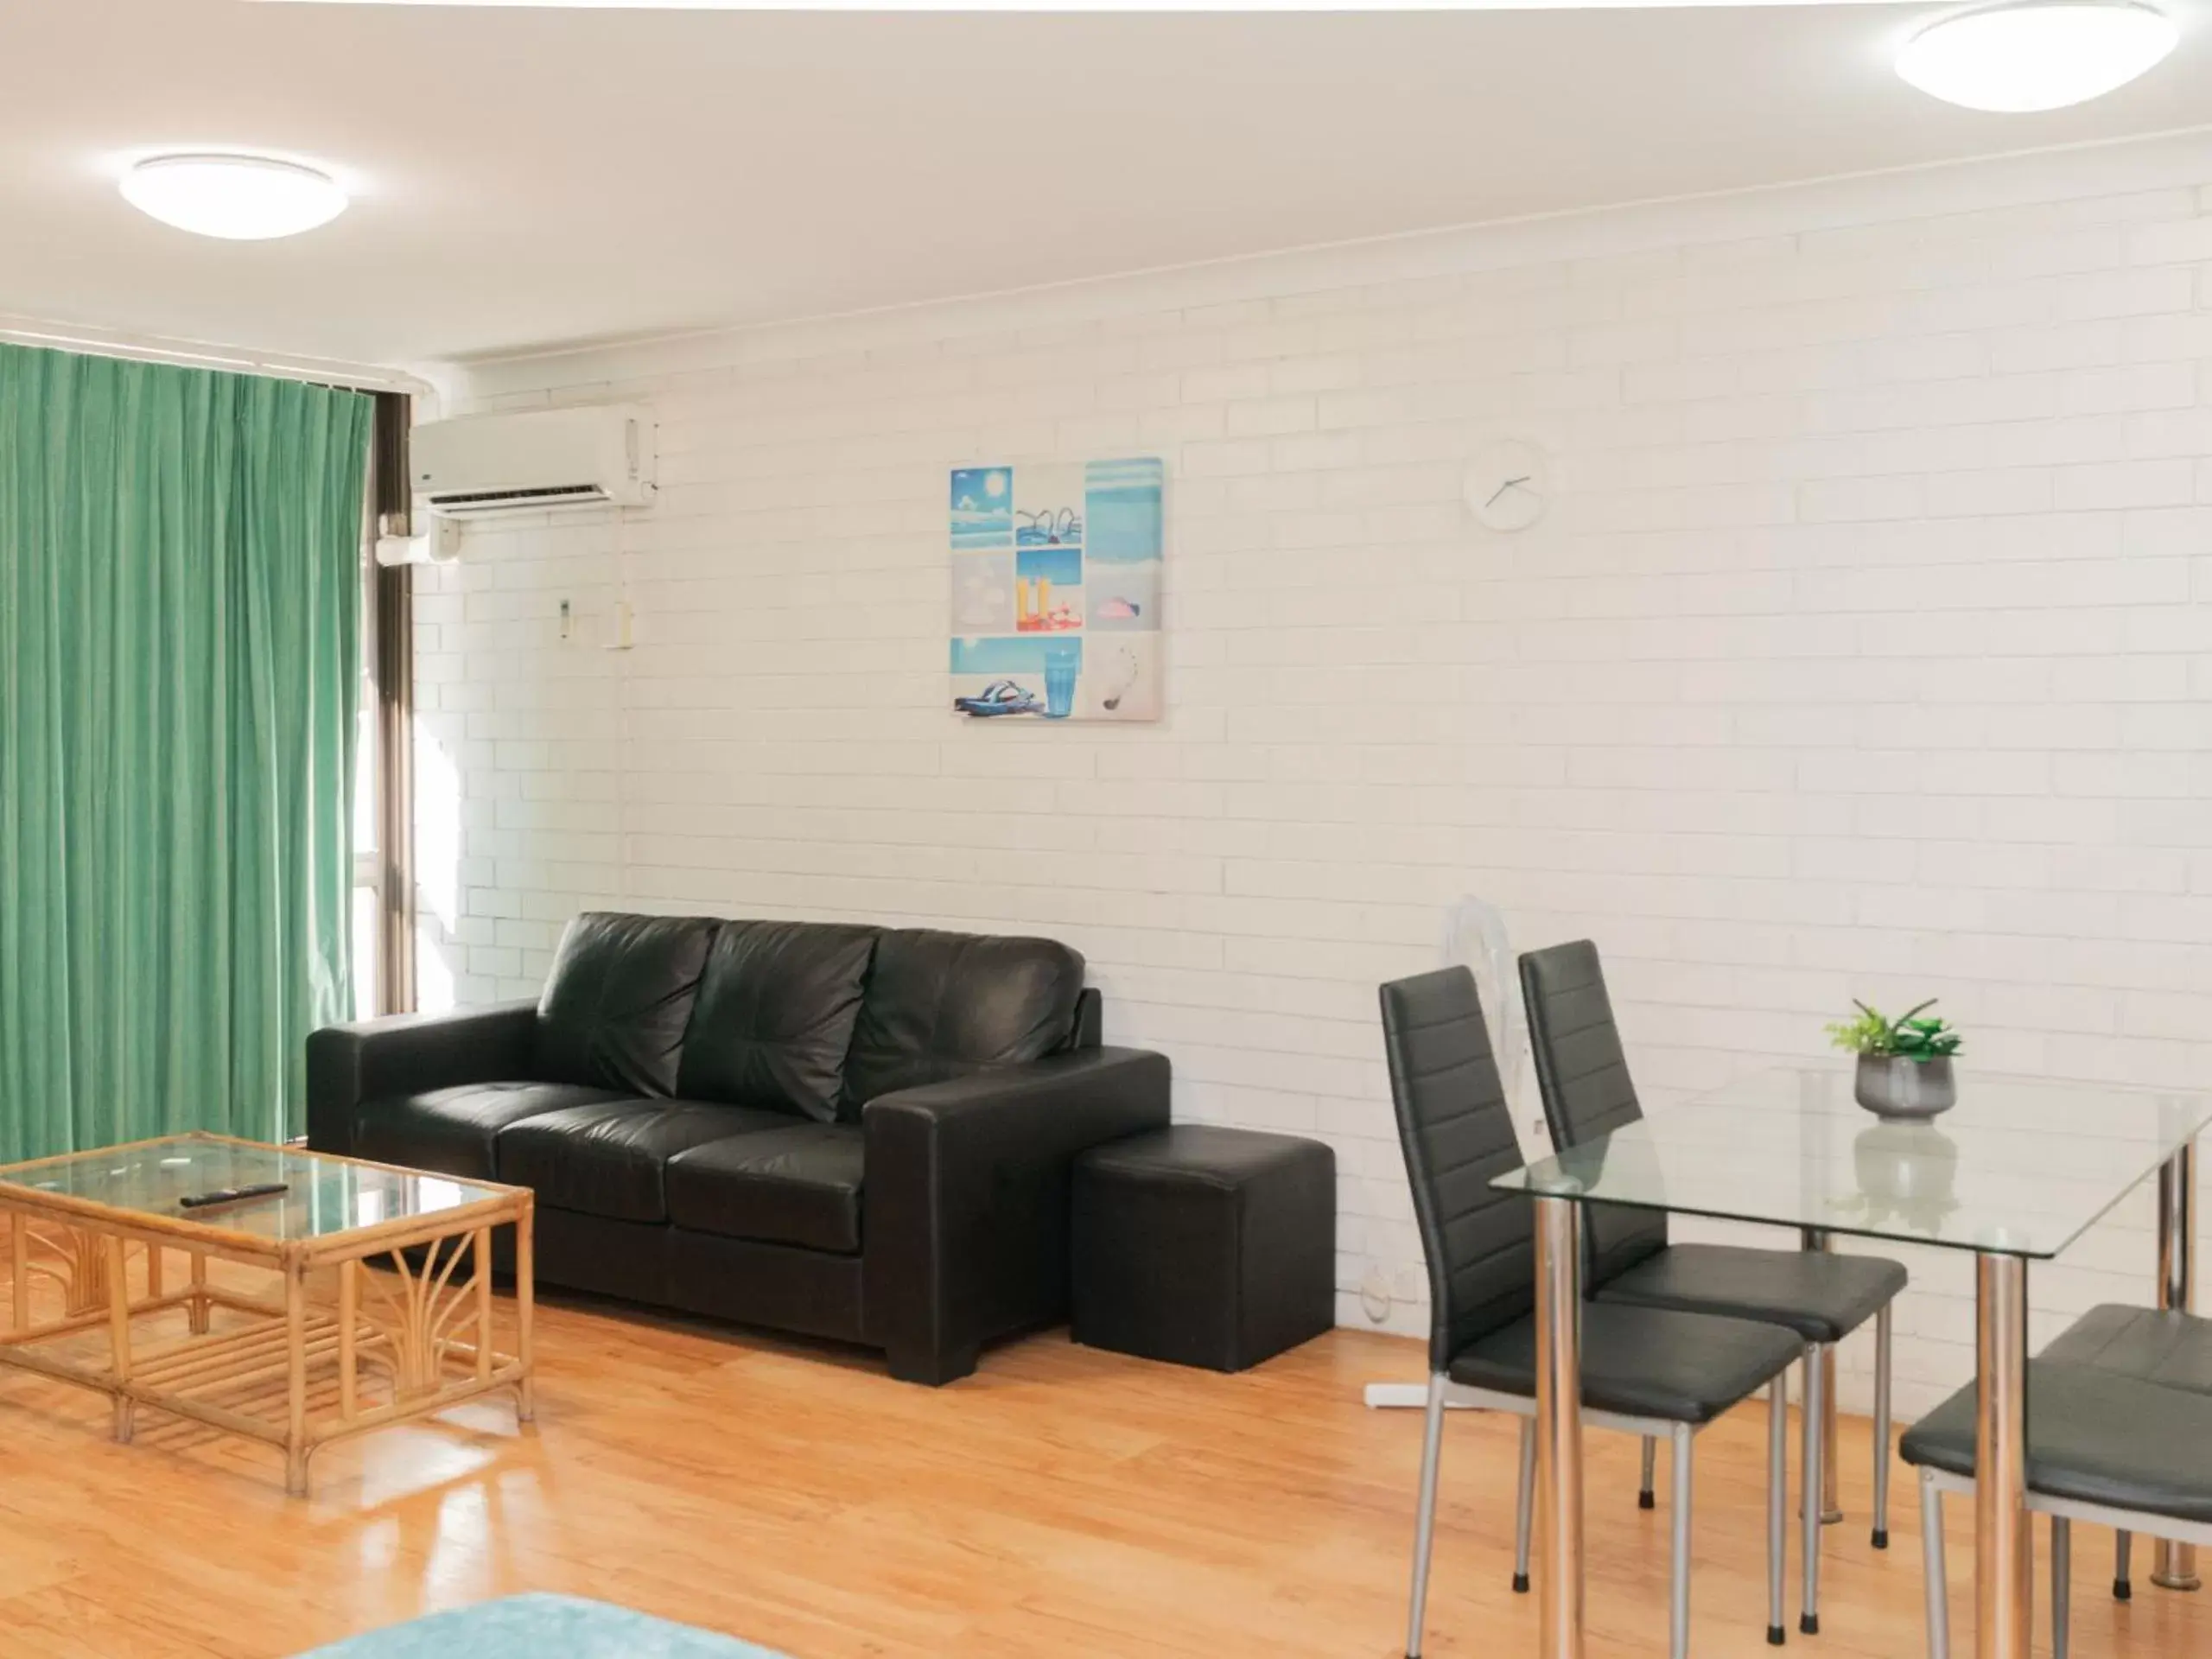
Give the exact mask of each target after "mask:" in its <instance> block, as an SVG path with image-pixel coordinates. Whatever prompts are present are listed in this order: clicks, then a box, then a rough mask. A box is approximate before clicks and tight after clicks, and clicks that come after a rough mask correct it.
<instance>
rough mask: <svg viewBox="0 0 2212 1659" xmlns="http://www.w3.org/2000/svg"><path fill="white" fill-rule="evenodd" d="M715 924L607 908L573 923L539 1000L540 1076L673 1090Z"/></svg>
mask: <svg viewBox="0 0 2212 1659" xmlns="http://www.w3.org/2000/svg"><path fill="white" fill-rule="evenodd" d="M714 937H715V922H714V921H712V920H711V919H709V918H704V917H696V916H621V915H615V914H613V913H610V912H604V911H587V912H585V913H584V914H583V915H582V916H579V917H577V918H576V919H575V921H573V922H570V923H569V931H567V932H566V933H564V934H563V935H562V936H561V948H560V950H559V952H558V954H557V955H556V956H555V957H554V959H553V971H552V973H551V974H550V976H548V977H547V979H546V982H545V990H544V993H543V995H541V996H540V997H539V998H538V1000H537V1034H536V1039H535V1045H534V1049H533V1057H534V1058H535V1060H536V1064H537V1072H538V1075H539V1076H540V1077H544V1078H547V1079H548V1080H549V1081H551V1082H554V1083H577V1084H591V1085H594V1086H596V1087H598V1088H601V1089H619V1090H622V1091H623V1092H624V1093H625V1094H632V1095H670V1094H673V1093H675V1091H676V1073H677V1059H678V1057H679V1056H680V1054H681V1053H682V1051H683V1029H684V1027H685V1026H686V1025H687V1024H688V1023H689V1022H690V1018H691V1004H692V1001H693V1000H694V999H695V998H696V996H697V995H698V992H699V974H700V970H701V969H702V968H703V967H705V965H706V961H707V950H708V947H709V945H711V944H713V943H714Z"/></svg>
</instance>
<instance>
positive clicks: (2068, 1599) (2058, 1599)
mask: <svg viewBox="0 0 2212 1659" xmlns="http://www.w3.org/2000/svg"><path fill="white" fill-rule="evenodd" d="M2073 1610H2074V1523H2073V1522H2071V1521H2069V1520H2068V1519H2067V1518H2066V1517H2065V1516H2063V1515H2054V1516H2051V1517H2050V1659H2066V1648H2067V1635H2068V1629H2067V1627H2068V1626H2069V1624H2071V1623H2072V1622H2073V1618H2072V1615H2073Z"/></svg>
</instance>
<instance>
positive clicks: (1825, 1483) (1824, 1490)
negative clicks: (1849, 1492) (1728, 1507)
mask: <svg viewBox="0 0 2212 1659" xmlns="http://www.w3.org/2000/svg"><path fill="white" fill-rule="evenodd" d="M1797 1239H1798V1243H1800V1244H1801V1245H1802V1246H1803V1247H1804V1248H1805V1249H1808V1250H1820V1251H1823V1252H1826V1251H1828V1250H1833V1249H1834V1248H1835V1241H1834V1238H1833V1237H1832V1236H1830V1235H1829V1234H1828V1232H1827V1230H1825V1229H1824V1228H1820V1227H1801V1228H1799V1229H1798V1230H1797ZM1835 1400H1836V1389H1835V1347H1834V1344H1829V1345H1828V1346H1827V1347H1825V1348H1823V1349H1822V1350H1821V1525H1822V1526H1824V1527H1832V1526H1834V1524H1835V1523H1836V1522H1839V1521H1840V1520H1842V1519H1843V1500H1842V1498H1841V1497H1840V1475H1839V1474H1838V1472H1837V1471H1838V1469H1839V1467H1840V1465H1839V1464H1838V1462H1837V1459H1836V1455H1835Z"/></svg>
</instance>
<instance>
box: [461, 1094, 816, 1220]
mask: <svg viewBox="0 0 2212 1659" xmlns="http://www.w3.org/2000/svg"><path fill="white" fill-rule="evenodd" d="M789 1122H791V1119H790V1117H789V1116H786V1115H785V1114H782V1113H777V1112H760V1111H752V1110H748V1109H747V1108H745V1107H742V1106H713V1105H702V1104H701V1103H698V1102H696V1101H687V1100H611V1101H607V1102H604V1103H600V1104H597V1105H588V1106H572V1107H570V1108H569V1109H567V1110H565V1111H559V1112H548V1113H546V1114H545V1115H543V1116H539V1117H526V1118H524V1119H523V1120H522V1121H521V1122H518V1123H515V1124H512V1125H510V1126H509V1127H508V1128H505V1129H502V1130H501V1131H500V1132H499V1179H501V1180H503V1181H512V1182H513V1183H514V1184H515V1185H518V1186H527V1187H529V1188H531V1190H532V1191H534V1192H536V1193H537V1201H538V1202H539V1203H540V1204H543V1205H551V1206H552V1207H554V1208H555V1209H556V1210H574V1211H579V1212H581V1213H582V1214H584V1215H587V1216H599V1217H603V1218H605V1219H607V1220H608V1221H663V1222H664V1221H666V1220H667V1219H668V1183H667V1179H666V1178H667V1169H668V1160H670V1159H671V1158H672V1157H674V1156H675V1155H676V1154H677V1153H679V1152H683V1151H684V1150H686V1149H687V1148H689V1147H696V1146H698V1145H700V1144H702V1142H704V1141H720V1140H721V1139H723V1138H724V1137H726V1136H728V1135H741V1134H743V1133H744V1132H745V1131H746V1130H747V1129H757V1128H781V1127H782V1126H784V1125H785V1124H787V1123H789Z"/></svg>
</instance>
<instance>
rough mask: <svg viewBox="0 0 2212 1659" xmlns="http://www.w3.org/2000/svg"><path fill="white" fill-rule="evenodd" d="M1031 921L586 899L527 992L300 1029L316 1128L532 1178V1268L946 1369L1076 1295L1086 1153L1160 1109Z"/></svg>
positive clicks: (928, 1369) (1154, 1079) (1159, 1058)
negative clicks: (816, 917)
mask: <svg viewBox="0 0 2212 1659" xmlns="http://www.w3.org/2000/svg"><path fill="white" fill-rule="evenodd" d="M1083 976H1084V963H1083V958H1082V957H1080V956H1078V955H1077V953H1076V952H1075V951H1073V950H1069V949H1068V948H1067V947H1066V946H1065V945H1063V944H1057V943H1055V942H1053V941H1052V940H1049V939H1032V938H984V937H978V936H974V935H968V934H959V933H943V932H935V931H925V930H907V929H878V928H873V927H859V926H848V925H830V924H822V923H807V922H766V921H718V920H715V919H712V918H690V917H674V918H671V917H647V916H628V915H616V914H608V913H594V914H588V915H585V916H582V917H580V918H577V919H576V920H575V922H573V923H572V924H570V925H569V930H568V932H567V933H566V935H565V936H564V937H563V940H562V943H561V947H560V950H559V953H558V955H557V957H556V960H555V963H554V965H553V969H552V973H551V975H550V977H549V978H548V980H547V982H546V985H545V989H544V993H543V995H542V996H541V997H540V998H539V999H538V1000H537V1001H536V1002H534V1003H531V1002H522V1003H513V1004H508V1005H505V1006H501V1007H491V1008H486V1009H483V1010H481V1011H476V1012H469V1013H461V1014H437V1015H428V1016H423V1015H406V1014H403V1015H396V1016H393V1017H391V1018H388V1019H383V1020H364V1021H360V1022H359V1023H356V1024H353V1025H345V1026H334V1027H328V1028H327V1029H325V1030H321V1031H318V1032H316V1033H315V1034H314V1035H313V1036H311V1037H310V1038H309V1039H308V1144H309V1145H310V1146H311V1147H314V1148H315V1150H317V1151H324V1152H334V1153H344V1154H353V1155H355V1156H359V1157H363V1158H373V1159H377V1160H382V1161H385V1162H390V1163H397V1164H405V1165H410V1166H414V1167H416V1168H421V1169H429V1170H435V1171H438V1172H440V1173H445V1174H451V1175H456V1176H463V1177H469V1176H474V1177H482V1178H489V1179H498V1180H502V1181H508V1182H512V1183H515V1184H517V1185H524V1186H528V1187H531V1188H532V1189H534V1190H535V1192H537V1274H538V1278H539V1280H540V1281H541V1282H543V1283H547V1284H552V1285H561V1286H567V1287H573V1288H575V1289H579V1290H585V1291H591V1292H595V1293H598V1294H605V1295H610V1296H616V1297H621V1298H625V1299H627V1300H633V1301H639V1302H645V1303H650V1304H652V1305H655V1306H662V1307H669V1308H676V1309H680V1310H683V1311H685V1312H688V1313H702V1314H706V1315H709V1316H712V1317H715V1318H720V1319H733V1320H738V1321H741V1322H744V1323H747V1324H753V1325H769V1326H773V1327H776V1328H779V1329H782V1330H786V1331H794V1332H804V1333H806V1334H808V1335H811V1336H817V1337H827V1338H837V1339H841V1340H844V1341H850V1342H857V1343H861V1344H867V1345H868V1346H871V1347H874V1348H879V1349H881V1350H882V1351H884V1353H885V1354H886V1355H887V1357H888V1358H889V1361H890V1366H891V1370H892V1373H893V1375H894V1376H899V1377H902V1378H905V1379H907V1380H909V1381H912V1382H918V1383H947V1382H950V1381H951V1380H952V1379H954V1378H956V1377H959V1376H966V1375H967V1374H968V1373H969V1371H972V1370H974V1369H975V1367H976V1356H977V1353H978V1351H980V1350H981V1349H982V1346H983V1344H986V1343H988V1342H990V1341H993V1340H995V1339H996V1338H1001V1337H1005V1336H1009V1335H1012V1334H1014V1333H1015V1332H1020V1331H1024V1330H1028V1329H1032V1328H1034V1327H1037V1326H1039V1325H1051V1324H1053V1323H1056V1322H1057V1321H1058V1320H1060V1319H1064V1318H1065V1316H1066V1313H1067V1306H1068V1287H1069V1269H1068V1196H1069V1188H1070V1183H1071V1171H1072V1167H1073V1164H1074V1160H1075V1157H1076V1154H1078V1153H1080V1152H1082V1151H1083V1150H1084V1148H1086V1147H1092V1146H1096V1145H1097V1144H1098V1143H1100V1142H1102V1141H1112V1140H1115V1139H1116V1138H1118V1137H1120V1136H1122V1135H1129V1134H1133V1133H1135V1132H1137V1131H1140V1130H1144V1129H1150V1128H1157V1127H1159V1126H1160V1125H1162V1124H1165V1123H1166V1122H1167V1119H1168V1065H1167V1060H1166V1057H1165V1056H1163V1055H1160V1054H1154V1053H1150V1052H1144V1051H1141V1050H1136V1049H1122V1048H1106V1047H1103V1046H1101V1044H1100V1040H1099V1026H1100V1003H1099V996H1098V993H1097V992H1096V990H1090V989H1086V988H1084V983H1083Z"/></svg>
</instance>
